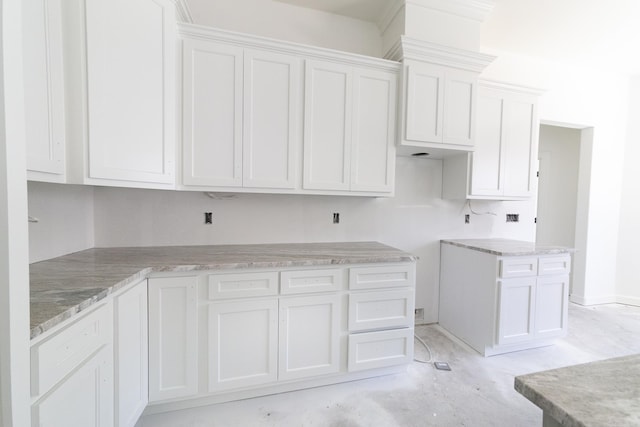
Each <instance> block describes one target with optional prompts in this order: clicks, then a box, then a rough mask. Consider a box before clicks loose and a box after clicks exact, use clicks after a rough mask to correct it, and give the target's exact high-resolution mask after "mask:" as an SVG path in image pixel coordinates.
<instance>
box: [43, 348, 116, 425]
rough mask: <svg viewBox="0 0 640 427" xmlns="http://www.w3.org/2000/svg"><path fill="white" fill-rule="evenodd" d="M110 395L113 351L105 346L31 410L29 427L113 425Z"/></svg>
mask: <svg viewBox="0 0 640 427" xmlns="http://www.w3.org/2000/svg"><path fill="white" fill-rule="evenodd" d="M113 395H114V393H113V349H112V347H111V346H110V345H109V346H106V347H103V348H102V350H100V351H99V352H98V353H96V354H95V356H93V357H92V358H91V359H89V361H88V362H86V363H85V364H84V365H82V366H81V367H80V368H78V369H77V370H75V371H74V372H72V373H71V374H70V376H69V377H67V378H65V380H64V381H62V382H61V383H60V384H59V385H58V386H57V387H56V388H54V389H53V390H52V391H51V392H50V393H49V394H47V395H46V396H45V397H44V398H43V399H42V400H40V401H39V402H36V403H35V404H34V405H33V406H32V419H31V425H32V426H34V427H45V426H51V427H57V426H64V427H104V426H111V425H114V419H113V413H114V410H113V409H114V405H113Z"/></svg>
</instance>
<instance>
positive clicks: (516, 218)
mask: <svg viewBox="0 0 640 427" xmlns="http://www.w3.org/2000/svg"><path fill="white" fill-rule="evenodd" d="M507 222H520V214H507Z"/></svg>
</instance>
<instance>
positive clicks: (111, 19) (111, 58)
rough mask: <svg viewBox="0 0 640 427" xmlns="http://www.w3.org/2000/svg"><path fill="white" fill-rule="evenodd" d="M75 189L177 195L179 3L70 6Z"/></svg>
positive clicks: (154, 0)
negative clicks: (164, 190)
mask: <svg viewBox="0 0 640 427" xmlns="http://www.w3.org/2000/svg"><path fill="white" fill-rule="evenodd" d="M63 20H64V28H65V48H66V50H65V69H66V70H65V72H66V82H67V85H68V88H67V95H68V97H69V100H68V107H67V112H68V113H69V120H68V123H69V150H70V156H69V158H70V165H69V182H71V183H80V184H91V185H113V186H126V187H146V188H173V186H174V182H175V179H174V175H175V172H174V170H175V164H174V150H175V139H176V135H175V121H176V111H175V41H174V40H175V25H176V23H175V20H176V12H175V3H173V2H172V1H170V0H133V1H131V0H115V1H108V2H105V1H101V0H72V1H69V2H65V5H64V15H63Z"/></svg>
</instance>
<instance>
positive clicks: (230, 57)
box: [183, 39, 243, 187]
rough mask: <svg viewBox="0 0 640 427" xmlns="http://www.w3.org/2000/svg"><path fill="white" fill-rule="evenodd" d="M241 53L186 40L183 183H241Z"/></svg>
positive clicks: (232, 48)
mask: <svg viewBox="0 0 640 427" xmlns="http://www.w3.org/2000/svg"><path fill="white" fill-rule="evenodd" d="M242 61H243V50H242V49H241V48H239V47H234V46H226V45H218V44H212V43H208V42H204V41H199V40H189V39H188V40H185V41H184V60H183V74H184V75H183V79H184V83H183V84H184V87H183V91H184V94H183V97H184V99H183V102H184V107H183V108H184V123H183V134H184V141H183V143H184V146H183V157H184V158H183V169H184V172H183V181H184V183H185V184H190V185H204V186H206V185H209V186H231V187H234V186H241V185H242V85H243V78H242V76H243V66H242Z"/></svg>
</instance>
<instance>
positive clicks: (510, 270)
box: [498, 257, 538, 279]
mask: <svg viewBox="0 0 640 427" xmlns="http://www.w3.org/2000/svg"><path fill="white" fill-rule="evenodd" d="M499 265H500V267H499V271H498V274H499V276H500V277H502V278H503V279H508V278H510V277H527V276H536V275H537V274H538V258H536V257H527V258H520V257H513V258H503V259H501V260H500V261H499Z"/></svg>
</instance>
